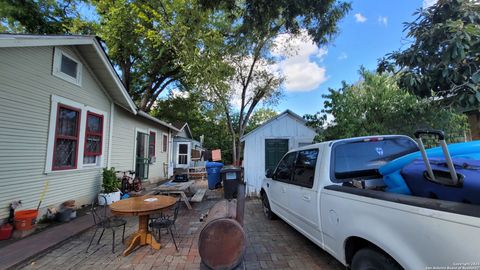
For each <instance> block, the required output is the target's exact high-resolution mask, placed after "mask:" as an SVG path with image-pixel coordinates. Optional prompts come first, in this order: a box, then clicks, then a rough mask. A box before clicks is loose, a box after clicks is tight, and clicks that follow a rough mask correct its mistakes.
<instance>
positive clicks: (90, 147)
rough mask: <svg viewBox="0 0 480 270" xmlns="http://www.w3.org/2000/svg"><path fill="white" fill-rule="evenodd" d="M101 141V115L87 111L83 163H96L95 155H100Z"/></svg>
mask: <svg viewBox="0 0 480 270" xmlns="http://www.w3.org/2000/svg"><path fill="white" fill-rule="evenodd" d="M102 142H103V115H100V114H96V113H93V112H87V124H86V128H85V150H84V154H83V155H84V163H87V164H89V163H96V157H98V156H100V155H102Z"/></svg>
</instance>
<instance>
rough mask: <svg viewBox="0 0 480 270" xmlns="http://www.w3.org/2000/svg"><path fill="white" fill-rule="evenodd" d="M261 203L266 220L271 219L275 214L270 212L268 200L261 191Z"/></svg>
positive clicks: (265, 194)
mask: <svg viewBox="0 0 480 270" xmlns="http://www.w3.org/2000/svg"><path fill="white" fill-rule="evenodd" d="M262 205H263V214H264V215H265V217H266V218H267V219H268V220H273V219H275V218H276V217H277V216H276V215H275V214H274V213H273V212H272V209H271V208H270V202H269V201H268V196H267V193H265V192H262Z"/></svg>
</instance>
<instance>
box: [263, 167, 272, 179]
mask: <svg viewBox="0 0 480 270" xmlns="http://www.w3.org/2000/svg"><path fill="white" fill-rule="evenodd" d="M265 177H267V178H273V170H272V169H267V170H266V171H265Z"/></svg>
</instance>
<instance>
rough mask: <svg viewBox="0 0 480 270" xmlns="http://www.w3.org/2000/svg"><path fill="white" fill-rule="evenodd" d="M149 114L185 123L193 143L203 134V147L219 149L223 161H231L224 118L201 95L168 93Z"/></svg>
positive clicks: (229, 141)
mask: <svg viewBox="0 0 480 270" xmlns="http://www.w3.org/2000/svg"><path fill="white" fill-rule="evenodd" d="M150 113H151V114H152V115H153V116H155V117H157V118H160V119H163V120H165V121H167V122H171V123H173V122H181V123H184V122H187V123H188V125H189V127H190V129H191V130H192V133H193V136H194V138H195V139H196V140H200V136H201V135H204V142H203V147H205V148H207V149H221V150H222V159H223V161H224V162H226V163H231V162H232V160H231V155H232V152H231V140H232V139H231V136H230V133H229V131H228V125H227V122H226V119H225V117H224V116H223V114H222V112H221V111H219V110H217V109H216V107H215V106H214V105H213V104H211V103H210V102H209V101H207V100H205V99H204V97H203V95H202V94H201V93H199V92H196V91H191V92H188V93H183V94H182V95H174V94H170V95H169V96H168V98H166V99H162V100H159V101H158V104H157V106H156V107H155V108H154V109H153V110H152V111H151V112H150Z"/></svg>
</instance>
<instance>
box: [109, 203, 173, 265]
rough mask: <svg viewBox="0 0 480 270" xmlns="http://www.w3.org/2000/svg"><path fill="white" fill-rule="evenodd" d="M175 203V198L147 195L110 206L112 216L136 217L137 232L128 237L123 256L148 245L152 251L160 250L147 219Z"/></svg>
mask: <svg viewBox="0 0 480 270" xmlns="http://www.w3.org/2000/svg"><path fill="white" fill-rule="evenodd" d="M176 201H177V199H176V198H175V197H170V196H164V195H147V196H140V197H132V198H128V199H124V200H120V201H117V202H114V203H112V204H111V205H110V210H111V211H112V215H115V216H138V230H137V231H136V232H135V233H134V234H132V235H131V236H130V237H129V239H128V241H127V244H126V248H125V250H124V251H123V256H127V255H128V254H130V252H132V250H133V249H134V248H135V247H137V246H139V245H140V246H143V245H150V246H151V247H152V248H153V249H160V247H161V245H160V243H159V242H157V240H156V239H155V237H154V236H153V234H152V233H151V232H150V231H149V230H148V219H149V216H150V215H151V214H157V213H159V212H160V211H162V210H164V209H166V208H169V207H171V206H172V205H174V204H175V203H176Z"/></svg>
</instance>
